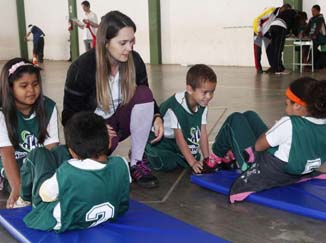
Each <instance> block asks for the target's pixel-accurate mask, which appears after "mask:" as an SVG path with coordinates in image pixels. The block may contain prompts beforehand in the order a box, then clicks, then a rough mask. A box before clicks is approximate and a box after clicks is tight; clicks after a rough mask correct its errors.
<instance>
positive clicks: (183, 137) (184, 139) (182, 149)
mask: <svg viewBox="0 0 326 243" xmlns="http://www.w3.org/2000/svg"><path fill="white" fill-rule="evenodd" d="M216 82H217V81H216V74H215V72H214V71H213V70H212V69H211V68H210V67H208V66H206V65H203V64H198V65H194V66H193V67H191V68H190V69H189V71H188V73H187V77H186V83H187V86H186V91H183V92H180V93H176V94H174V95H173V96H171V97H170V98H169V99H167V100H166V101H164V102H163V103H162V104H161V105H160V112H161V115H162V117H163V119H164V137H163V138H162V139H161V141H159V142H158V143H155V144H150V143H148V144H147V145H146V148H145V155H146V157H147V159H148V162H149V163H150V165H151V167H152V168H153V169H154V170H163V171H169V170H173V169H175V168H176V167H177V166H178V165H179V166H182V167H185V168H189V167H190V168H191V169H192V170H193V171H194V172H195V173H202V172H203V171H204V172H205V171H206V169H207V164H209V147H208V135H207V130H206V124H207V105H208V103H209V102H210V101H211V99H212V98H213V95H214V92H215V88H216ZM154 137H155V135H154V133H153V132H151V134H150V137H149V140H148V141H151V140H152V139H153V138H154ZM199 149H200V150H201V152H202V155H203V157H204V160H203V161H201V155H200V152H199ZM203 169H204V170H203ZM213 169H214V168H213Z"/></svg>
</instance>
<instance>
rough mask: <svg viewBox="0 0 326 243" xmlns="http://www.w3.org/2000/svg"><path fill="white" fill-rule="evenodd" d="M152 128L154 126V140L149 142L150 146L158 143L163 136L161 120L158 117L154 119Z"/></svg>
mask: <svg viewBox="0 0 326 243" xmlns="http://www.w3.org/2000/svg"><path fill="white" fill-rule="evenodd" d="M153 126H154V134H155V138H154V139H153V140H152V141H151V144H154V143H157V142H158V141H160V140H161V139H162V137H163V134H164V126H163V120H162V118H161V117H160V116H158V117H156V118H155V120H154V124H153Z"/></svg>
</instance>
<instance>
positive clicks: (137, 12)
mask: <svg viewBox="0 0 326 243" xmlns="http://www.w3.org/2000/svg"><path fill="white" fill-rule="evenodd" d="M88 1H89V2H90V4H91V10H92V11H93V12H94V13H96V15H97V18H98V21H100V20H101V16H103V15H105V14H106V13H107V12H109V11H112V10H119V11H121V12H123V13H124V14H126V15H128V16H129V17H130V18H131V19H132V20H133V21H134V22H135V24H136V27H137V31H136V46H135V49H136V50H137V51H138V52H139V53H141V55H142V57H143V59H144V61H145V62H146V63H148V62H149V23H148V4H147V2H148V0H119V1H112V0H88ZM162 1H165V0H162ZM81 2H83V0H77V15H78V18H79V19H80V20H82V19H83V16H84V11H83V10H82V7H81ZM78 34H79V50H80V53H83V52H84V51H85V48H84V43H83V37H82V30H81V29H79V31H78Z"/></svg>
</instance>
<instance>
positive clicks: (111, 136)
mask: <svg viewBox="0 0 326 243" xmlns="http://www.w3.org/2000/svg"><path fill="white" fill-rule="evenodd" d="M106 128H107V129H108V135H109V149H110V148H111V144H112V139H113V138H114V137H116V136H117V132H116V131H115V130H114V129H113V127H111V126H110V125H106Z"/></svg>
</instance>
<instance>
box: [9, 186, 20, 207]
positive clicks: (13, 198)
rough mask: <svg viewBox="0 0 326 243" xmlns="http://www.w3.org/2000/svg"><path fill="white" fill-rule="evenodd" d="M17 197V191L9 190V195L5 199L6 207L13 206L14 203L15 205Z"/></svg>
mask: <svg viewBox="0 0 326 243" xmlns="http://www.w3.org/2000/svg"><path fill="white" fill-rule="evenodd" d="M18 197H19V192H18V193H17V192H15V191H14V190H12V191H11V193H10V195H9V198H8V200H7V205H6V207H7V208H13V207H14V205H15V202H16V201H17V199H18Z"/></svg>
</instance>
